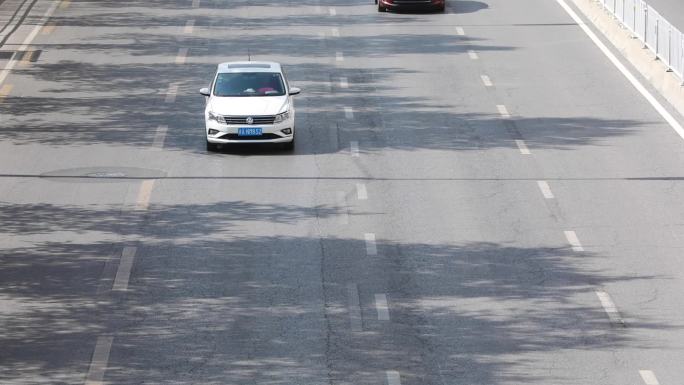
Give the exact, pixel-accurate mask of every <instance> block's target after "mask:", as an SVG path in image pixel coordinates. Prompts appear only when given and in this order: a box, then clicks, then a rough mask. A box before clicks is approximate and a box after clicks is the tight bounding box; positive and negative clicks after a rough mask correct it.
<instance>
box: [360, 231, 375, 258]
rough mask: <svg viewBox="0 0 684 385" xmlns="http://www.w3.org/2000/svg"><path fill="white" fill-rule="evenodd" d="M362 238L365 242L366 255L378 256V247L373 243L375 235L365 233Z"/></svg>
mask: <svg viewBox="0 0 684 385" xmlns="http://www.w3.org/2000/svg"><path fill="white" fill-rule="evenodd" d="M363 238H364V239H365V241H366V255H378V246H377V244H376V243H375V234H373V233H366V234H364V236H363Z"/></svg>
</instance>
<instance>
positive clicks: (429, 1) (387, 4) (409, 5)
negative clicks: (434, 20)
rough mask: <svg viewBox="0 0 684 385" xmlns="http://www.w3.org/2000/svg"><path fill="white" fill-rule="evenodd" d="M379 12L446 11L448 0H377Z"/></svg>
mask: <svg viewBox="0 0 684 385" xmlns="http://www.w3.org/2000/svg"><path fill="white" fill-rule="evenodd" d="M375 4H377V5H378V12H385V11H387V10H423V9H428V10H435V11H439V12H444V7H445V6H446V0H375Z"/></svg>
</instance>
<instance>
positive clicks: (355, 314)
mask: <svg viewBox="0 0 684 385" xmlns="http://www.w3.org/2000/svg"><path fill="white" fill-rule="evenodd" d="M347 295H348V296H349V323H350V325H351V330H352V331H353V332H360V331H361V330H362V328H363V326H362V325H363V322H362V318H361V305H360V302H359V288H358V285H357V284H355V283H350V284H348V285H347Z"/></svg>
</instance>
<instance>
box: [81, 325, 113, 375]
mask: <svg viewBox="0 0 684 385" xmlns="http://www.w3.org/2000/svg"><path fill="white" fill-rule="evenodd" d="M113 342H114V337H111V336H105V337H98V338H97V342H96V343H95V350H94V351H93V358H92V360H91V361H90V368H89V369H88V375H87V376H86V381H85V385H102V384H103V382H102V380H103V379H104V375H105V371H106V370H107V365H108V363H109V352H110V351H111V349H112V343H113Z"/></svg>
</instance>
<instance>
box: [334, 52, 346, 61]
mask: <svg viewBox="0 0 684 385" xmlns="http://www.w3.org/2000/svg"><path fill="white" fill-rule="evenodd" d="M335 60H336V61H344V54H343V53H342V52H336V53H335Z"/></svg>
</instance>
